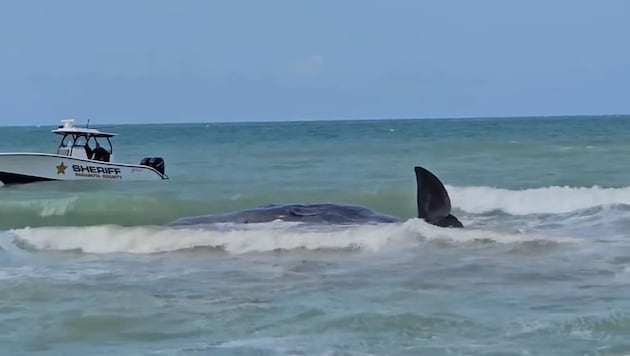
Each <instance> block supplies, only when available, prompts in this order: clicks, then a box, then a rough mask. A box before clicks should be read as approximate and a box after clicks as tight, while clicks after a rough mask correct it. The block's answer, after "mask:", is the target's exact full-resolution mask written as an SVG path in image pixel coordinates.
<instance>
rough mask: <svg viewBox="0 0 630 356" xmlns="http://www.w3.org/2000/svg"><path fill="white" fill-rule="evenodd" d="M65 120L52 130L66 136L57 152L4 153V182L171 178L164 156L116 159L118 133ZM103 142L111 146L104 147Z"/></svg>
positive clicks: (0, 178) (0, 164)
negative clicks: (114, 142) (114, 141)
mask: <svg viewBox="0 0 630 356" xmlns="http://www.w3.org/2000/svg"><path fill="white" fill-rule="evenodd" d="M61 122H62V123H63V125H61V126H59V128H57V129H55V130H52V131H51V132H52V133H54V134H57V135H60V136H62V138H61V142H60V143H59V147H58V148H57V153H28V152H24V153H21V152H20V153H0V182H2V183H3V184H5V185H7V184H23V183H32V182H40V181H53V180H60V181H68V180H72V181H74V180H101V181H112V180H114V181H116V180H120V181H144V180H163V179H168V176H167V175H166V174H165V173H164V160H163V159H162V158H161V157H145V158H143V159H142V160H141V161H140V164H129V163H118V162H115V160H114V155H113V148H112V142H111V140H110V139H111V138H112V137H114V136H116V135H117V134H115V133H109V132H102V131H99V130H97V129H94V128H87V127H85V128H83V127H76V126H75V125H74V120H62V121H61ZM103 142H107V145H108V148H109V149H107V148H105V147H103V146H101V143H103Z"/></svg>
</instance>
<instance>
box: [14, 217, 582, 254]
mask: <svg viewBox="0 0 630 356" xmlns="http://www.w3.org/2000/svg"><path fill="white" fill-rule="evenodd" d="M11 234H12V235H13V236H15V240H16V243H17V244H18V245H22V246H27V247H30V248H32V249H35V250H57V251H81V252H84V253H96V254H100V253H139V254H151V253H163V252H174V251H181V250H190V249H194V248H217V249H221V250H223V251H225V252H228V253H231V254H243V253H250V252H270V251H278V250H294V249H306V250H343V249H351V250H362V251H379V250H383V249H386V248H388V247H392V248H406V247H409V246H410V245H417V244H418V242H420V241H431V240H440V241H452V242H455V243H459V242H474V241H484V242H487V241H493V242H499V243H512V242H526V241H540V240H550V241H556V242H566V241H573V240H570V239H562V238H555V237H554V238H550V237H546V236H537V235H533V234H519V233H517V234H507V233H498V232H490V231H483V230H474V229H444V228H439V227H435V226H432V225H429V224H427V223H425V222H424V221H422V220H419V219H411V220H408V221H406V222H404V223H399V224H398V223H397V224H376V225H361V226H345V227H341V226H332V225H331V226H309V225H304V224H300V223H297V224H296V223H286V222H280V221H276V222H272V223H263V224H251V225H238V226H237V225H230V224H227V225H223V226H219V227H214V228H212V229H202V228H164V227H156V226H153V227H146V226H145V227H121V226H116V225H99V226H87V227H39V228H24V229H14V230H11Z"/></svg>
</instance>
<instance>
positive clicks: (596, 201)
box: [447, 186, 630, 215]
mask: <svg viewBox="0 0 630 356" xmlns="http://www.w3.org/2000/svg"><path fill="white" fill-rule="evenodd" d="M447 190H448V191H449V195H450V196H451V203H452V204H453V207H455V208H458V209H461V210H464V211H466V212H469V213H474V214H481V213H488V212H492V211H503V212H505V213H508V214H512V215H526V214H559V213H568V212H572V211H576V210H582V209H587V208H591V207H596V206H606V205H613V204H630V187H625V188H602V187H598V186H593V187H566V186H565V187H559V186H553V187H545V188H534V189H524V190H508V189H498V188H491V187H447Z"/></svg>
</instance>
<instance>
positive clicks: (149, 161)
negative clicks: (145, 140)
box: [140, 157, 164, 174]
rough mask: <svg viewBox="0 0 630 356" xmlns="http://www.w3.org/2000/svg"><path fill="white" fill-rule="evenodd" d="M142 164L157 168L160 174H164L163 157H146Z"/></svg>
mask: <svg viewBox="0 0 630 356" xmlns="http://www.w3.org/2000/svg"><path fill="white" fill-rule="evenodd" d="M140 164H141V165H143V166H149V167H153V168H155V170H157V171H158V172H160V174H164V159H163V158H162V157H144V158H143V159H142V161H140Z"/></svg>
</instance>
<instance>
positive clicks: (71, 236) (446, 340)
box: [0, 117, 630, 355]
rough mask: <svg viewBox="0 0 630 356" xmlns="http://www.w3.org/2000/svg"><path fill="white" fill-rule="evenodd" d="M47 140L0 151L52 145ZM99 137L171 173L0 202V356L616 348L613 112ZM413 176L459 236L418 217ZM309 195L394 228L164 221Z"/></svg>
mask: <svg viewBox="0 0 630 356" xmlns="http://www.w3.org/2000/svg"><path fill="white" fill-rule="evenodd" d="M95 126H98V125H95ZM49 129H51V127H16V128H0V151H1V152H6V151H39V152H53V151H54V150H55V149H56V145H57V143H58V142H57V137H55V136H53V135H52V134H50V133H49V132H48V131H49ZM107 130H109V131H114V132H117V133H119V134H120V136H119V137H116V138H115V140H114V144H115V147H114V150H115V152H114V155H115V159H116V160H118V161H122V162H136V163H139V162H140V160H141V159H142V158H143V157H145V156H161V157H163V158H164V159H165V161H166V171H167V174H168V175H169V176H170V178H171V179H170V180H168V181H162V182H151V183H138V182H134V183H132V182H107V183H95V182H78V183H69V182H66V183H60V182H46V183H36V184H30V185H23V186H4V187H0V345H2V350H3V353H6V354H55V355H58V354H88V353H89V354H112V353H117V354H130V355H137V354H217V355H236V354H258V355H286V354H291V355H383V354H388V355H417V354H422V355H453V354H457V355H458V354H465V355H488V354H493V355H512V354H513V355H557V354H580V355H624V354H629V353H630V302H629V300H630V288H628V285H629V283H630V243H628V231H630V230H629V228H630V165H628V163H627V162H628V160H627V157H629V154H630V144H628V137H630V117H567V118H509V119H508V118H506V119H457V120H455V119H454V120H383V121H352V122H299V123H298V122H291V123H247V124H225V123H222V124H181V125H180V124H178V125H121V126H107ZM414 165H422V166H425V167H427V168H429V169H430V170H432V171H433V172H434V173H436V174H437V175H438V176H439V177H440V179H441V180H442V181H443V182H444V183H445V184H446V185H447V189H448V190H449V193H450V195H451V200H452V203H453V207H454V212H455V215H457V216H458V217H459V218H460V220H462V222H463V223H464V224H465V225H466V228H465V229H463V230H452V229H440V228H436V227H433V226H430V225H427V224H426V223H424V222H422V221H420V220H418V219H414V214H415V209H416V208H415V179H414V175H413V166H414ZM323 201H338V202H347V203H356V204H361V205H365V206H367V207H370V208H372V209H374V210H377V211H379V212H382V213H386V214H392V215H397V216H401V217H403V218H404V221H403V222H401V223H397V224H384V225H369V226H344V227H334V226H321V227H312V226H303V225H300V224H293V223H282V222H273V223H267V224H253V225H247V226H230V225H227V226H216V227H205V228H203V229H202V228H191V229H177V230H174V229H168V228H165V227H164V226H163V225H164V224H166V223H167V222H169V221H172V220H175V219H177V218H180V217H183V216H189V215H198V214H211V213H222V212H226V211H231V210H236V209H244V208H250V207H253V206H257V205H262V204H268V203H283V202H305V203H308V202H323Z"/></svg>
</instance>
